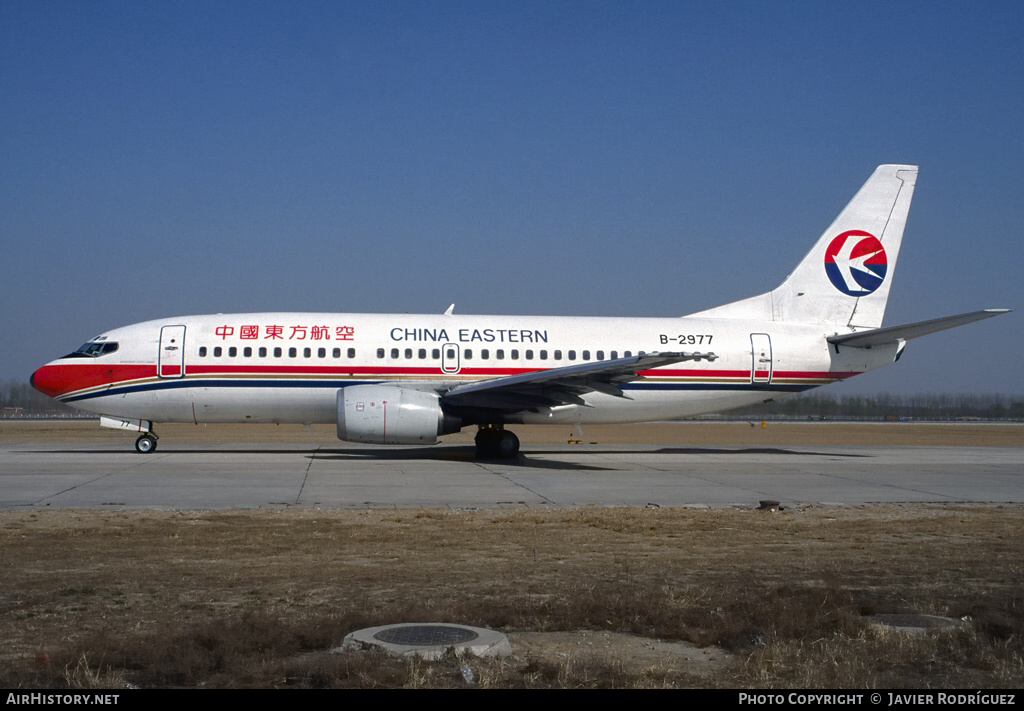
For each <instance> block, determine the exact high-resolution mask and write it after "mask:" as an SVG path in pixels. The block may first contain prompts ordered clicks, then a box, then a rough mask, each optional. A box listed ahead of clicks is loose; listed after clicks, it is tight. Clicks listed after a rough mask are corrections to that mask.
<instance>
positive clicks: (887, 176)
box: [692, 165, 917, 328]
mask: <svg viewBox="0 0 1024 711" xmlns="http://www.w3.org/2000/svg"><path fill="white" fill-rule="evenodd" d="M916 180H917V166H913V165H880V166H878V168H877V169H876V170H875V172H874V173H873V174H872V176H871V177H870V178H868V181H867V182H866V183H864V186H863V187H862V188H861V189H860V190H859V191H858V192H857V194H856V195H855V196H854V198H853V200H851V201H850V203H849V204H848V205H847V206H846V207H845V208H844V209H843V211H842V212H841V213H839V217H837V218H836V219H835V222H833V223H832V225H831V226H830V227H829V228H828V229H827V230H825V232H824V234H822V235H821V237H820V238H819V239H818V242H817V243H816V244H815V245H814V247H813V248H812V249H811V251H810V252H808V253H807V256H805V257H804V258H803V260H802V261H801V262H800V264H798V265H797V268H796V269H794V270H793V273H792V274H790V275H789V276H788V277H787V278H786V280H785V281H784V282H782V284H781V285H780V286H779V287H778V288H777V289H775V290H774V291H770V292H768V293H767V294H761V295H760V296H755V297H753V298H750V299H744V300H743V301H737V302H734V303H731V304H726V305H725V306H719V307H718V308H714V309H710V310H708V311H702V312H700V313H697V314H692V315H693V316H700V317H707V318H751V319H762V320H768V321H794V322H799V323H820V324H823V325H828V326H841V327H847V326H848V327H857V328H877V327H879V326H881V325H882V317H883V315H884V314H885V303H886V301H887V300H888V298H889V286H890V284H891V283H892V273H893V271H894V268H895V266H896V257H897V256H899V251H900V242H901V241H902V239H903V228H904V227H905V226H906V224H907V212H908V211H909V210H910V198H911V197H912V196H913V194H914V183H915V182H916Z"/></svg>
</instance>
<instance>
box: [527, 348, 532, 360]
mask: <svg viewBox="0 0 1024 711" xmlns="http://www.w3.org/2000/svg"><path fill="white" fill-rule="evenodd" d="M526 360H533V349H532V348H528V349H526Z"/></svg>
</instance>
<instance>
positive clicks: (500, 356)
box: [494, 348, 505, 360]
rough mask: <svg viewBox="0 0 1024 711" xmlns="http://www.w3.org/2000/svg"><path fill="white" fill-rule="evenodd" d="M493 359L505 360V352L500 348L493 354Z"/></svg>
mask: <svg viewBox="0 0 1024 711" xmlns="http://www.w3.org/2000/svg"><path fill="white" fill-rule="evenodd" d="M494 357H495V358H497V359H498V360H505V351H504V350H503V349H501V348H499V349H498V351H497V352H496V353H495V354H494Z"/></svg>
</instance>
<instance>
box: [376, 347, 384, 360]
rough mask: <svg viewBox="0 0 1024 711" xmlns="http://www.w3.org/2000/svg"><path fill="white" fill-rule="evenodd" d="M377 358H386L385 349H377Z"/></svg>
mask: <svg viewBox="0 0 1024 711" xmlns="http://www.w3.org/2000/svg"><path fill="white" fill-rule="evenodd" d="M377 357H378V358H383V357H384V349H383V348H378V349H377Z"/></svg>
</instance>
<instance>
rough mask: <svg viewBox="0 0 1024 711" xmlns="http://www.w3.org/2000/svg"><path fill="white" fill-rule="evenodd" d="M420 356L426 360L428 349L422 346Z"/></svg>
mask: <svg viewBox="0 0 1024 711" xmlns="http://www.w3.org/2000/svg"><path fill="white" fill-rule="evenodd" d="M419 356H420V360H426V359H427V349H426V348H420V352H419Z"/></svg>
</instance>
